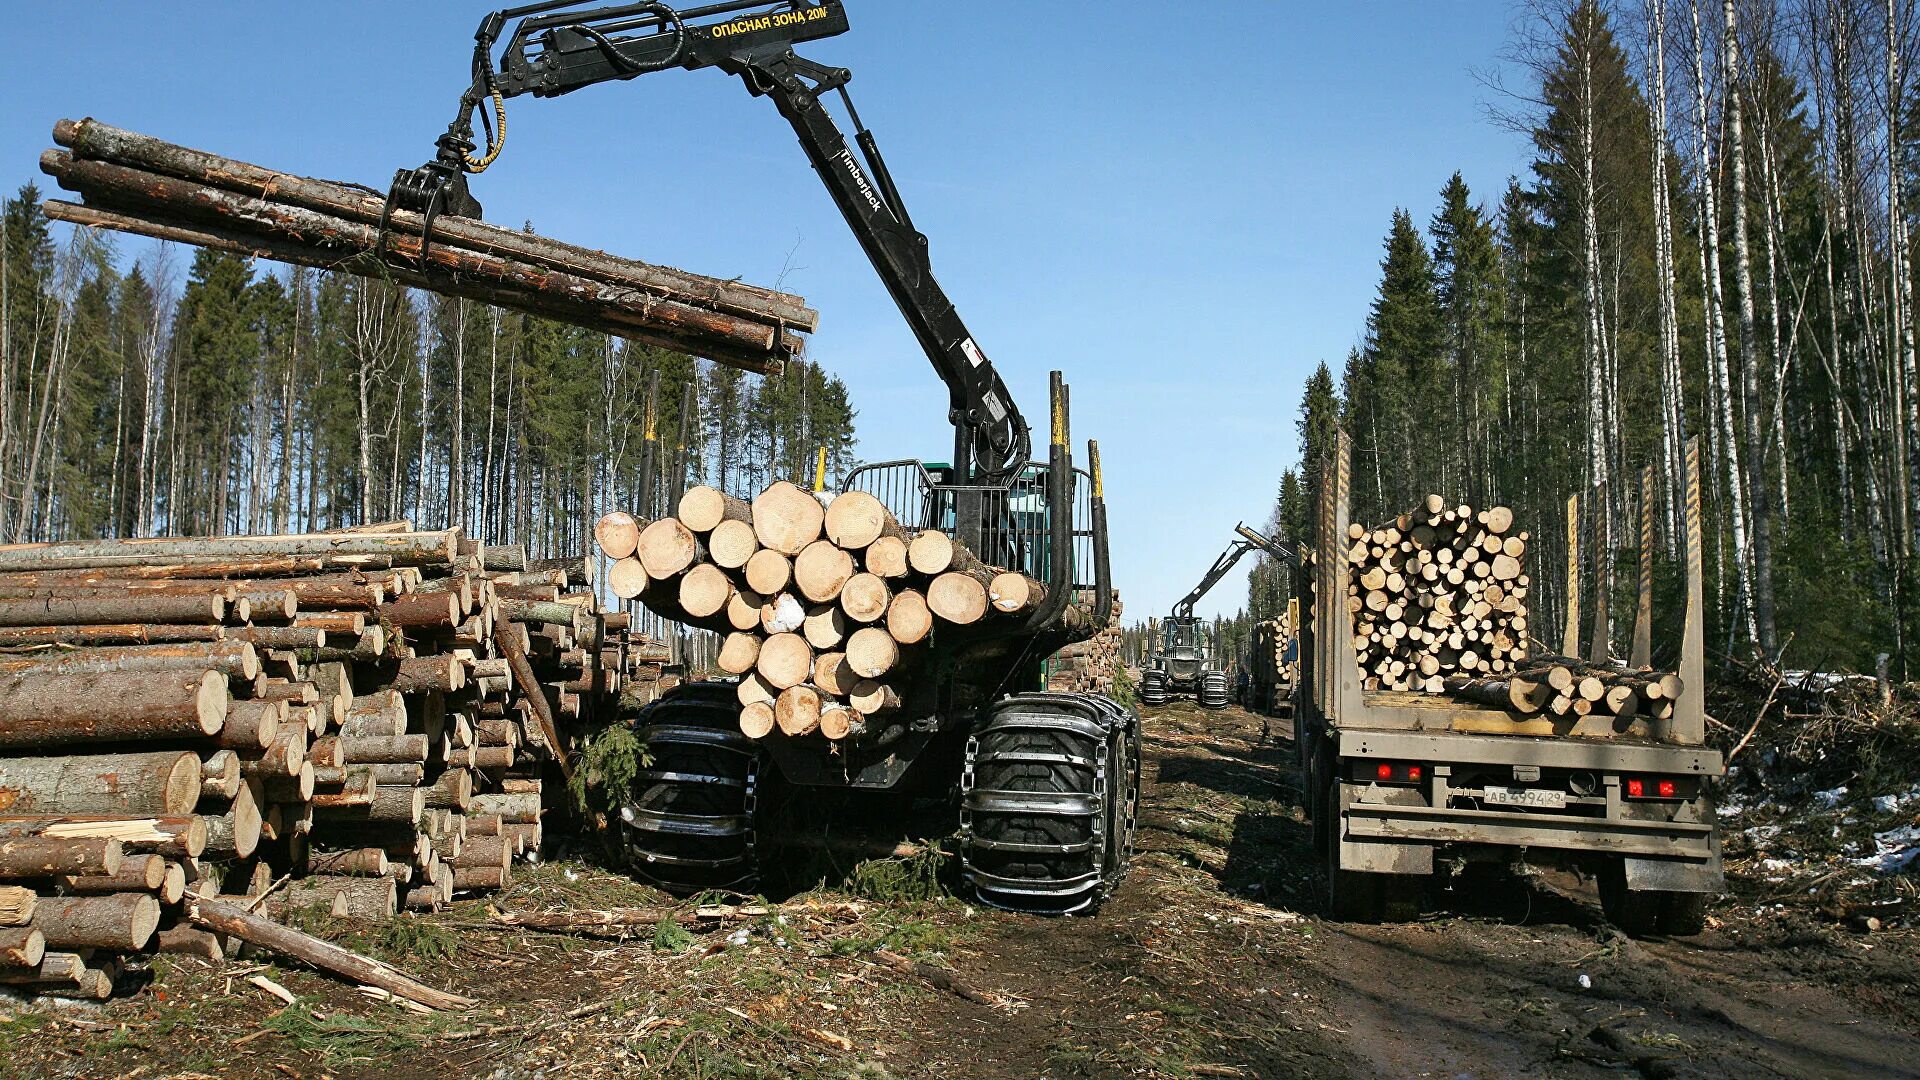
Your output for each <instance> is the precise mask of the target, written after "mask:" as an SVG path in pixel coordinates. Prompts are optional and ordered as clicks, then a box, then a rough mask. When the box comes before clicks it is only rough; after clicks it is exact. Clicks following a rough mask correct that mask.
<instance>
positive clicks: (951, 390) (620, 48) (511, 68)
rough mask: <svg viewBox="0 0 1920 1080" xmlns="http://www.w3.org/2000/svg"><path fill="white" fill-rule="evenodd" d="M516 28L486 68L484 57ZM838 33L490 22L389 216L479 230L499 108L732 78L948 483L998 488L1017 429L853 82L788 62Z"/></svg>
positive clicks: (812, 24) (682, 16)
mask: <svg viewBox="0 0 1920 1080" xmlns="http://www.w3.org/2000/svg"><path fill="white" fill-rule="evenodd" d="M516 19H517V20H519V22H518V23H517V24H515V25H514V27H513V29H512V32H511V33H510V34H507V36H506V39H505V45H504V46H502V47H501V51H500V54H499V61H498V63H497V64H496V63H495V61H494V51H493V50H494V48H495V46H496V45H497V44H498V43H499V42H500V40H501V35H502V34H503V33H506V31H507V25H508V23H510V22H513V21H514V20H516ZM846 30H847V16H846V11H845V9H844V8H843V7H842V5H841V4H840V3H839V2H838V0H823V2H818V3H815V2H811V0H779V2H769V0H733V2H729V3H715V4H708V5H705V6H703V7H695V8H688V9H685V10H676V9H674V8H672V7H669V6H668V5H666V4H663V3H625V4H614V5H610V6H601V7H594V6H591V5H590V4H589V3H586V2H583V0H548V2H545V3H536V4H528V5H526V6H523V7H517V8H510V9H508V10H505V11H499V12H495V13H493V14H491V15H488V16H487V17H486V19H485V20H483V21H482V22H481V24H480V29H479V31H478V32H477V33H476V34H475V48H474V61H473V85H472V86H471V87H469V88H468V89H467V91H466V92H465V93H464V94H463V95H462V96H461V99H460V107H459V112H458V114H457V115H456V116H455V118H454V122H453V123H452V124H451V125H449V127H448V129H447V132H446V134H445V135H442V136H441V137H440V140H439V144H438V145H439V153H438V155H437V156H436V157H435V159H434V160H433V161H431V162H428V163H427V164H426V165H423V166H421V167H420V168H419V169H411V170H403V171H402V172H401V173H400V174H399V175H398V176H397V177H395V180H394V188H393V195H392V196H391V202H392V203H393V204H396V205H405V206H407V207H408V208H409V209H415V210H418V211H420V212H421V213H422V214H424V215H426V217H427V222H428V229H429V231H431V227H432V216H433V215H434V214H435V213H438V212H440V211H442V210H444V211H445V212H449V213H456V214H461V215H463V216H474V217H477V216H479V213H480V206H479V204H478V203H477V202H475V201H474V200H473V198H472V196H471V195H470V194H469V193H468V191H467V185H466V176H465V174H467V173H472V172H479V171H482V170H484V169H485V168H486V167H487V166H488V165H490V164H492V162H493V159H494V158H495V157H496V156H498V154H499V148H500V144H501V141H502V140H504V138H505V125H506V109H505V104H504V103H505V100H506V99H507V98H511V97H518V96H520V95H523V94H532V95H534V96H536V97H555V96H558V95H560V94H567V93H571V92H573V91H575V90H579V89H582V88H584V87H587V86H592V85H595V84H597V83H603V82H614V81H621V80H626V79H632V78H635V77H637V76H640V75H644V74H647V73H649V72H653V71H662V70H666V69H668V68H685V69H688V70H695V69H699V68H707V67H712V68H718V69H719V70H721V71H724V72H726V73H728V74H730V75H737V76H739V77H740V79H741V80H742V81H743V82H744V83H745V84H746V87H747V90H748V91H749V92H750V93H752V94H753V95H754V96H756V97H766V98H770V99H771V100H772V101H773V103H774V105H775V107H776V108H778V109H779V111H780V115H781V116H783V117H785V118H786V120H787V122H788V123H789V124H791V125H792V127H793V130H794V133H795V134H796V135H797V136H798V137H799V139H800V145H801V147H802V148H803V149H804V150H805V151H806V154H807V159H808V160H809V161H811V162H812V163H813V167H814V170H815V171H816V172H818V173H819V175H820V179H821V181H822V182H823V183H824V184H826V186H827V191H828V193H829V194H831V195H832V197H833V201H834V205H835V206H837V207H838V208H839V209H840V213H841V215H842V216H843V217H845V218H846V221H847V224H848V226H849V227H850V228H852V230H853V232H854V235H855V236H856V237H857V238H858V239H859V241H860V246H861V248H862V249H863V250H864V251H865V252H866V254H867V258H868V259H869V260H870V261H871V262H872V263H873V267H874V269H875V270H876V271H877V272H878V273H879V274H880V277H881V280H882V281H884V282H885V283H886V286H887V291H888V292H889V293H890V294H892V296H893V300H894V303H895V304H897V305H898V306H899V308H900V312H901V314H902V315H904V316H905V317H906V320H907V323H908V325H910V326H911V327H912V328H913V333H914V337H915V338H916V339H918V340H919V342H920V347H921V349H922V350H924V351H925V352H926V354H927V358H928V359H929V360H931V361H932V362H933V366H934V370H935V371H936V372H938V373H939V376H940V378H941V380H942V381H943V382H945V383H946V385H947V389H948V395H949V419H950V420H951V422H952V423H953V425H954V454H953V466H954V480H953V482H954V483H956V484H972V485H978V486H993V487H1005V486H1007V485H1009V484H1011V483H1012V482H1013V480H1015V479H1016V478H1018V477H1019V475H1020V473H1021V471H1022V470H1023V469H1024V468H1025V467H1026V465H1027V461H1028V457H1029V455H1030V454H1031V452H1032V433H1031V432H1030V430H1029V429H1028V426H1027V422H1026V420H1025V418H1024V417H1022V416H1021V414H1020V410H1019V408H1018V407H1017V406H1016V405H1015V404H1014V402H1013V397H1012V395H1011V394H1010V393H1008V391H1007V387H1006V384H1005V382H1004V381H1002V379H1001V377H1000V375H999V373H998V372H997V371H996V370H995V369H994V366H993V364H992V363H991V362H990V361H989V360H988V359H987V357H986V354H985V353H983V352H982V351H981V350H980V347H979V346H978V345H977V344H976V343H975V342H974V339H973V335H972V334H971V333H969V332H968V330H967V327H966V324H965V323H963V322H962V321H961V319H960V316H959V314H958V313H957V312H956V311H955V310H954V306H953V302H952V301H951V300H949V299H948V298H947V294H946V292H945V291H944V290H942V289H941V288H940V284H939V282H937V281H935V280H934V277H933V268H932V263H931V262H930V260H929V258H928V254H927V238H926V237H925V236H924V235H922V234H921V233H920V232H919V231H918V230H917V229H915V228H914V227H913V219H912V218H911V217H910V216H909V215H908V213H907V209H906V205H905V203H903V202H902V201H901V199H900V192H899V190H898V189H897V188H896V187H895V186H894V183H893V176H892V174H891V173H889V172H888V170H887V166H886V162H885V160H884V159H883V158H882V157H881V156H880V150H879V147H878V145H877V144H876V143H875V141H874V138H873V134H872V133H871V132H869V131H868V130H866V128H865V127H863V126H862V125H861V123H860V117H859V114H858V113H857V112H855V111H854V109H853V101H852V99H851V98H850V97H848V95H847V91H846V86H847V83H848V81H849V80H851V79H852V77H853V75H852V72H850V71H848V70H847V69H845V68H835V67H828V66H825V65H822V64H817V63H814V62H813V61H811V60H807V59H805V58H803V57H800V56H797V55H795V53H794V51H793V45H794V44H795V43H796V42H801V41H811V40H816V39H819V38H825V37H831V36H833V35H835V34H840V33H844V32H846ZM829 92H837V93H838V94H839V95H840V98H841V101H842V102H843V103H844V104H845V106H846V109H847V113H848V117H849V119H850V120H851V121H852V123H853V126H854V128H855V136H854V138H855V141H856V142H857V143H858V144H859V147H860V154H859V156H858V157H856V156H855V154H854V152H853V148H852V147H851V146H850V145H849V144H848V142H847V139H846V137H845V136H844V135H843V134H842V133H841V131H840V127H839V125H838V124H837V123H836V122H835V120H834V118H833V115H832V114H831V113H830V112H829V111H828V110H827V107H826V104H825V102H823V101H822V97H823V95H825V94H827V93H829ZM475 112H478V113H479V114H480V118H481V123H482V124H483V126H484V127H485V128H486V133H487V136H488V138H487V143H488V145H487V150H486V152H485V154H483V155H480V156H476V155H475V151H476V150H477V149H478V147H477V146H476V144H475V141H474V131H473V115H474V113H475ZM863 162H864V166H863Z"/></svg>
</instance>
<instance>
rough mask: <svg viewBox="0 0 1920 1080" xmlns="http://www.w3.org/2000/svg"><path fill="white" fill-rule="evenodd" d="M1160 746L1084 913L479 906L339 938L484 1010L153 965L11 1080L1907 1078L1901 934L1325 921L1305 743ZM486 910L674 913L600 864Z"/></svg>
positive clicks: (1557, 895)
mask: <svg viewBox="0 0 1920 1080" xmlns="http://www.w3.org/2000/svg"><path fill="white" fill-rule="evenodd" d="M1146 735H1147V738H1146V752H1147V769H1146V777H1145V781H1146V791H1145V799H1144V807H1143V818H1142V822H1141V824H1142V830H1141V836H1140V844H1139V854H1138V856H1137V858H1136V860H1135V863H1134V867H1133V871H1132V874H1131V876H1130V878H1129V880H1128V881H1127V883H1126V885H1125V887H1124V888H1123V890H1122V892H1121V894H1120V896H1119V898H1118V899H1117V900H1115V901H1114V902H1113V903H1111V904H1110V905H1108V907H1107V908H1106V910H1104V911H1103V912H1101V913H1100V914H1099V915H1098V916H1097V917H1095V918H1079V919H1059V920H1036V919H1030V918H1020V917H1014V916H1009V915H1002V914H998V913H992V912H984V911H979V910H977V909H973V908H970V907H969V906H967V905H964V904H961V903H959V902H957V901H954V900H952V899H950V898H943V897H941V896H939V895H938V892H939V890H938V889H937V888H936V887H934V885H933V883H932V882H931V880H930V875H929V874H925V873H921V872H919V870H920V869H923V868H916V867H914V866H912V865H910V864H895V863H887V864H881V865H880V867H879V869H880V870H881V871H884V872H875V868H874V865H873V864H869V866H868V867H866V868H862V869H856V870H853V871H852V872H851V873H849V874H842V875H838V876H834V875H829V880H830V881H831V884H830V885H827V886H823V887H821V888H817V889H811V890H809V891H807V892H805V893H801V894H799V895H796V896H792V897H786V896H776V897H775V899H776V900H779V901H781V906H780V907H779V908H778V910H777V912H776V913H769V914H767V915H765V916H762V917H760V918H759V919H757V920H754V921H751V922H734V923H728V924H720V925H717V926H715V927H712V928H702V927H700V926H698V925H696V926H694V927H693V928H692V929H691V930H688V929H683V928H682V927H681V926H680V925H678V924H673V923H662V924H660V925H658V926H641V927H638V928H636V929H635V930H633V931H631V932H629V933H627V934H625V935H615V936H611V937H607V936H599V937H581V936H578V935H554V934H532V933H528V932H525V931H520V930H515V929H512V928H508V927H503V926H499V925H497V924H495V922H494V921H493V917H492V913H491V912H490V910H489V908H488V907H487V905H485V904H484V903H482V904H464V905H458V906H456V908H455V909H454V910H453V911H452V912H450V913H446V914H444V915H441V916H435V917H434V918H433V919H431V920H413V921H408V922H405V924H404V925H405V926H406V927H407V928H408V929H406V930H404V931H393V930H389V931H378V932H374V931H366V930H358V931H352V930H347V929H345V928H341V933H342V934H347V935H350V936H349V937H348V940H349V941H350V943H352V944H355V945H356V946H357V947H362V948H366V949H368V950H369V951H376V952H380V953H381V954H382V955H385V956H388V957H390V958H391V959H394V960H395V961H396V962H399V963H402V964H405V965H408V966H410V967H412V968H413V969H415V970H417V971H420V972H421V973H422V974H423V975H425V976H426V977H428V978H430V979H432V980H434V981H436V982H439V983H442V984H444V985H448V986H451V987H454V988H457V989H460V990H461V991H463V992H466V993H469V994H472V995H474V996H476V997H479V998H481V999H482V1001H483V1002H484V1003H485V1004H483V1005H482V1006H481V1009H480V1010H479V1011H478V1014H477V1015H473V1014H470V1015H466V1016H458V1017H430V1018H423V1017H414V1016H411V1015H407V1014H400V1013H398V1012H397V1011H396V1010H394V1009H392V1008H391V1007H390V1006H382V1005H378V1004H370V1003H368V1002H365V1001H364V1000H360V999H357V998H356V997H355V996H354V995H353V994H351V993H349V992H347V991H346V990H344V989H343V988H341V987H340V986H338V985H337V984H335V983H332V982H330V981H329V980H326V979H324V978H321V977H319V976H316V975H313V974H311V973H308V972H304V971H301V970H299V969H297V968H292V969H288V968H281V967H277V966H275V967H271V968H269V969H268V971H269V973H270V974H271V975H272V977H273V978H275V979H276V980H277V981H280V982H282V983H284V984H285V985H287V986H288V987H289V988H291V989H292V990H293V991H294V992H295V993H296V994H298V995H300V1001H299V1003H298V1004H296V1005H294V1006H290V1007H288V1008H286V1009H277V1008H276V1006H277V1005H278V1003H277V1002H271V1001H269V1000H267V999H265V998H263V997H262V995H261V994H260V993H259V992H258V991H255V990H253V989H251V988H250V987H248V986H247V985H246V984H245V982H244V980H235V979H234V978H232V977H231V976H232V973H233V969H231V968H229V969H227V970H226V971H224V972H220V971H210V970H207V969H204V968H200V967H198V966H196V964H195V963H191V962H178V963H175V962H163V963H162V964H160V965H158V966H157V968H156V972H155V976H154V979H153V982H152V984H151V985H150V986H149V987H147V988H146V989H145V990H143V991H142V992H141V993H140V994H139V995H137V996H136V997H134V998H131V999H129V1000H126V1001H121V1002H115V1003H113V1004H111V1005H109V1006H107V1007H105V1008H94V1007H87V1008H73V1007H68V1008H64V1009H59V1010H49V1011H42V1010H38V1009H25V1008H22V1007H21V1006H18V1005H10V1006H8V1008H7V1011H8V1013H9V1014H11V1015H8V1016H7V1017H6V1018H5V1019H4V1020H0V1050H6V1051H10V1052H7V1053H0V1075H22V1076H85V1077H94V1076H118V1075H122V1074H125V1075H136V1074H137V1075H140V1076H143V1077H161V1076H168V1075H180V1076H186V1075H197V1076H294V1077H320V1076H339V1077H348V1076H367V1077H371V1076H379V1077H382V1078H384V1080H407V1078H411V1077H436V1078H440V1077H447V1076H468V1075H473V1076H493V1077H500V1078H503V1080H505V1078H514V1077H522V1076H525V1077H533V1076H552V1075H567V1076H570V1077H572V1076H581V1077H585V1076H630V1075H666V1076H689V1077H722V1076H734V1077H759V1076H820V1077H862V1078H869V1080H880V1078H884V1077H901V1078H905V1077H927V1078H934V1077H938V1078H942V1080H953V1078H957V1077H1023V1078H1024V1077H1062V1078H1064V1077H1123V1076H1164V1077H1180V1076H1242V1077H1256V1076H1258V1077H1308V1078H1319V1077H1326V1078H1334V1077H1376V1076H1377V1077H1437V1078H1442V1080H1454V1078H1465V1077H1486V1078H1491V1077H1508V1076H1529V1077H1567V1078H1579V1077H1595V1078H1599V1077H1619V1076H1622V1075H1625V1076H1634V1075H1645V1076H1650V1077H1662V1076H1674V1077H1712V1078H1722V1077H1724V1078H1738V1080H1756V1078H1763V1077H1864V1076H1876V1077H1877V1076H1885V1077H1900V1076H1920V987H1917V986H1916V976H1915V971H1916V959H1920V948H1916V942H1915V940H1914V935H1913V934H1912V933H1911V932H1896V933H1887V934H1878V935H1874V936H1872V937H1863V936H1856V935H1853V934H1850V933H1847V932H1845V931H1840V930H1836V929H1834V928H1833V927H1832V926H1831V925H1829V924H1822V923H1819V922H1816V921H1813V920H1811V919H1809V918H1804V917H1802V916H1799V915H1796V914H1795V913H1794V911H1793V910H1792V909H1791V908H1781V907H1778V906H1776V905H1775V904H1774V903H1771V902H1769V903H1764V904H1763V903H1762V901H1763V900H1771V899H1773V898H1770V897H1768V896H1767V894H1766V892H1765V890H1766V889H1767V888H1768V886H1766V885H1765V883H1751V882H1745V881H1740V880H1736V881H1734V882H1733V884H1734V887H1735V894H1734V896H1733V897H1732V898H1730V899H1728V900H1726V901H1724V902H1722V903H1721V904H1719V905H1717V906H1716V908H1715V910H1714V918H1713V922H1714V925H1713V927H1712V928H1711V929H1710V930H1709V932H1708V933H1707V934H1706V935H1704V936H1702V937H1701V938H1699V939H1696V940H1693V941H1686V942H1682V941H1649V942H1634V941H1629V940H1626V939H1624V938H1622V937H1620V936H1619V935H1618V934H1616V933H1615V932H1613V931H1612V930H1611V929H1610V928H1609V927H1607V926H1606V925H1605V924H1604V922H1603V921H1602V920H1601V919H1600V917H1599V912H1598V906H1597V904H1596V903H1595V902H1594V901H1593V898H1592V897H1591V895H1590V894H1588V893H1586V892H1584V891H1583V890H1582V888H1581V887H1580V885H1579V883H1578V882H1574V881H1571V880H1563V879H1558V878H1548V879H1533V878H1517V877H1514V876H1511V875H1507V874H1487V875H1475V876H1467V877H1463V878H1461V879H1460V880H1458V881H1455V882H1452V883H1451V884H1450V887H1448V888H1446V889H1444V890H1441V891H1438V892H1437V893H1436V895H1435V897H1434V904H1433V905H1431V906H1430V909H1429V911H1428V912H1427V914H1426V915H1425V916H1424V917H1423V918H1422V919H1421V920H1420V921H1418V922H1414V923H1411V924H1406V925H1398V926H1355V925H1345V924H1336V923H1329V922H1326V921H1324V919H1323V918H1322V917H1321V906H1320V899H1319V897H1320V890H1321V888H1322V886H1321V882H1320V879H1319V875H1318V872H1317V870H1316V869H1315V866H1314V861H1313V858H1312V850H1311V843H1312V841H1311V833H1310V829H1309V826H1308V823H1307V821H1306V819H1305V814H1304V812H1303V811H1302V810H1301V809H1300V801H1299V788H1298V784H1297V781H1296V778H1295V776H1294V773H1293V770H1292V768H1291V762H1290V756H1289V755H1290V747H1288V746H1286V745H1285V744H1284V743H1280V742H1275V741H1273V740H1268V739H1263V738H1262V735H1261V729H1260V721H1259V720H1258V718H1256V717H1253V716H1251V715H1249V714H1247V713H1244V712H1242V711H1240V710H1237V709H1229V710H1225V711H1222V712H1218V713H1203V712H1201V711H1200V710H1198V709H1197V708H1195V707H1193V706H1192V705H1190V704H1176V705H1173V706H1170V707H1167V708H1163V709H1157V710H1152V711H1150V712H1149V714H1148V716H1147V720H1146ZM493 902H494V904H496V905H497V906H498V907H499V908H502V909H506V910H516V909H519V910H535V909H543V908H544V909H552V908H561V907H569V908H600V909H604V908H612V907H632V906H644V905H655V906H659V905H665V904H667V903H668V901H666V899H665V898H663V897H661V896H659V894H656V893H651V892H649V891H647V890H644V889H640V888H638V887H636V886H633V885H631V884H629V883H626V882H624V881H623V880H622V879H620V878H618V877H616V876H614V875H610V874H606V873H604V872H601V871H596V870H594V869H592V868H591V867H589V866H586V865H584V864H555V865H550V866H547V867H544V868H542V869H541V870H540V871H538V872H537V873H534V874H530V875H528V876H527V878H526V880H524V881H523V882H521V883H520V884H518V885H516V887H515V888H514V889H513V890H512V891H511V892H509V893H507V894H504V895H503V896H501V897H497V898H495V900H494V901H493ZM876 949H884V950H887V951H888V952H889V953H892V954H898V955H900V956H904V957H906V958H907V961H908V962H909V964H910V963H920V964H923V965H926V967H925V968H922V969H913V968H911V966H909V967H908V968H906V969H902V968H900V967H898V966H890V964H889V963H887V962H882V961H883V960H884V955H883V954H881V953H877V952H875V951H874V950H876ZM243 973H244V969H243ZM930 975H931V976H932V977H929V976H930ZM1583 977H1584V983H1583ZM29 1050H31V1051H32V1053H26V1052H25V1051H29ZM136 1070H137V1073H136ZM169 1070H173V1071H172V1072H170V1071H169Z"/></svg>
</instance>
